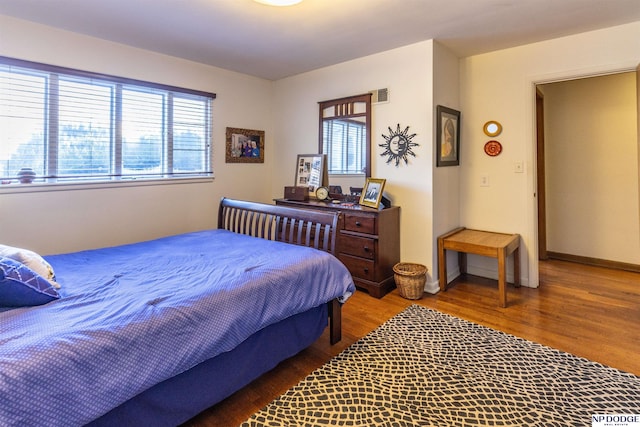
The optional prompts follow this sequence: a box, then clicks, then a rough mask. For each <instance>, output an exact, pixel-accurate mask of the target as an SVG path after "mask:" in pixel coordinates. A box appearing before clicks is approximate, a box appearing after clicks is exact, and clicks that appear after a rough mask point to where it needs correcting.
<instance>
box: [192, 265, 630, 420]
mask: <svg viewBox="0 0 640 427" xmlns="http://www.w3.org/2000/svg"><path fill="white" fill-rule="evenodd" d="M508 303H509V305H508V307H507V308H500V307H498V290H497V282H496V281H495V280H488V279H483V278H479V277H473V276H468V277H465V278H459V279H457V280H456V281H455V282H454V283H452V284H450V285H449V288H448V290H447V291H446V292H440V293H438V294H436V295H429V294H425V295H424V297H423V298H422V299H420V300H417V301H412V300H407V299H404V298H402V297H401V296H400V295H399V294H398V291H397V290H394V291H393V292H391V293H390V294H388V295H386V296H385V297H384V298H382V299H376V298H373V297H371V296H369V295H368V294H366V293H364V292H360V291H358V292H356V294H355V295H354V296H353V297H352V298H351V299H350V300H349V301H347V303H346V304H345V305H344V306H343V319H342V321H343V324H342V327H343V333H342V341H341V342H340V343H338V344H336V345H334V346H331V345H329V337H328V332H325V334H324V335H323V336H322V337H321V338H320V339H319V340H318V341H317V342H316V343H314V344H313V345H312V346H311V347H310V348H308V349H306V350H304V351H302V352H301V353H299V354H298V355H296V356H294V357H292V358H291V359H288V360H286V361H284V362H283V363H281V364H280V365H278V366H277V367H276V368H275V369H273V370H272V371H270V372H268V373H267V374H265V375H263V376H262V377H261V378H259V379H258V380H256V381H254V382H253V383H252V384H250V385H249V386H247V387H245V388H244V389H242V390H240V391H239V392H237V393H235V394H234V395H232V396H230V397H229V398H228V399H226V400H224V401H223V402H221V403H219V404H218V405H216V406H214V407H212V408H210V409H209V410H207V411H205V412H203V413H202V414H200V415H199V416H198V417H196V418H194V419H193V420H191V421H189V422H188V423H186V424H185V425H186V426H194V427H195V426H234V425H238V424H240V423H241V422H242V421H244V420H245V419H247V418H248V417H249V416H250V415H251V414H253V413H254V412H256V411H258V410H259V409H261V408H262V407H263V406H265V405H266V404H267V403H269V402H270V401H271V400H273V399H274V398H276V397H277V396H279V395H280V394H282V393H283V392H284V391H286V390H287V389H289V388H290V387H291V386H293V385H294V384H296V383H297V382H298V381H300V380H301V379H302V378H304V377H305V376H306V375H307V374H308V373H310V372H311V371H312V370H314V369H316V368H318V367H320V366H321V365H323V364H324V363H326V362H327V361H328V360H329V359H330V358H331V357H333V356H335V355H337V354H338V353H340V352H341V351H342V350H344V349H345V348H346V347H348V346H349V345H351V344H352V343H354V342H355V341H356V340H358V339H359V338H361V337H362V336H364V335H366V334H367V333H369V332H370V331H372V330H373V329H375V328H376V327H377V326H378V325H380V324H381V323H382V322H384V321H386V320H388V319H389V318H391V317H393V316H394V315H396V314H397V313H399V312H400V311H402V310H403V309H404V308H406V307H408V306H409V305H411V304H420V305H423V306H425V307H430V308H433V309H436V310H439V311H441V312H444V313H448V314H451V315H454V316H457V317H460V318H463V319H466V320H469V321H472V322H475V323H479V324H483V325H486V326H489V327H491V328H494V329H498V330H501V331H504V332H507V333H509V334H513V335H516V336H519V337H522V338H525V339H528V340H531V341H535V342H538V343H541V344H544V345H547V346H550V347H554V348H557V349H560V350H563V351H566V352H569V353H572V354H575V355H577V356H582V357H585V358H587V359H590V360H593V361H596V362H600V363H602V364H605V365H608V366H612V367H614V368H618V369H621V370H624V371H627V372H631V373H633V374H635V375H640V357H638V355H639V354H640V330H639V325H640V273H633V272H628V271H619V270H609V269H606V268H601V267H591V266H586V265H582V264H574V263H570V262H566V261H545V262H541V263H540V287H539V288H537V289H531V288H525V287H522V288H514V287H513V286H511V285H509V286H508Z"/></svg>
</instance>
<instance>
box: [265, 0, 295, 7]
mask: <svg viewBox="0 0 640 427" xmlns="http://www.w3.org/2000/svg"><path fill="white" fill-rule="evenodd" d="M254 1H256V2H258V3H262V4H266V5H268V6H293V5H294V4H298V3H300V2H302V0H254Z"/></svg>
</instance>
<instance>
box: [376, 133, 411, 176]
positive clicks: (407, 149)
mask: <svg viewBox="0 0 640 427" xmlns="http://www.w3.org/2000/svg"><path fill="white" fill-rule="evenodd" d="M388 129H389V135H385V134H382V137H383V138H384V139H385V142H383V143H382V144H378V146H379V147H382V148H384V149H385V151H384V152H383V153H382V154H380V156H382V157H384V156H389V158H388V159H387V163H391V162H392V161H394V160H395V162H396V166H398V165H399V164H400V160H401V159H402V160H404V163H405V164H408V163H409V161H408V160H407V156H413V157H415V156H416V154H415V153H414V152H413V151H412V150H411V147H417V146H418V144H416V143H415V142H411V139H413V137H414V136H416V134H415V133H413V134H411V135H409V126H407V127H406V128H405V129H404V130H403V131H400V123H398V126H397V127H396V130H395V131H394V130H393V129H391V126H389V127H388Z"/></svg>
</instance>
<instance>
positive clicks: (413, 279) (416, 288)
mask: <svg viewBox="0 0 640 427" xmlns="http://www.w3.org/2000/svg"><path fill="white" fill-rule="evenodd" d="M393 272H394V275H393V278H394V279H395V281H396V286H397V287H398V291H400V295H401V296H402V297H404V298H407V299H420V298H422V294H423V293H424V283H425V281H426V279H427V267H425V266H424V265H422V264H414V263H410V262H399V263H397V264H396V265H394V266H393Z"/></svg>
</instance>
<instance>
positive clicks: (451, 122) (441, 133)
mask: <svg viewBox="0 0 640 427" xmlns="http://www.w3.org/2000/svg"><path fill="white" fill-rule="evenodd" d="M458 165H460V111H456V110H453V109H451V108H447V107H443V106H442V105H438V106H437V107H436V166H458Z"/></svg>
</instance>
